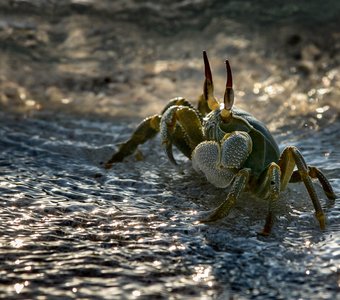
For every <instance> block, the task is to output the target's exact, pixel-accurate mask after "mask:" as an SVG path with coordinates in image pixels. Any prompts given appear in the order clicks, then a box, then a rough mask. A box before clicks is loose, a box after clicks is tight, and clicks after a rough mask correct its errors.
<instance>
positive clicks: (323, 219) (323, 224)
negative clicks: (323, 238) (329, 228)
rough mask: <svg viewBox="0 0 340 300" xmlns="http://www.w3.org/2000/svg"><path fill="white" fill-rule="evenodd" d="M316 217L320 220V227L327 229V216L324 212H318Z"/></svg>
mask: <svg viewBox="0 0 340 300" xmlns="http://www.w3.org/2000/svg"><path fill="white" fill-rule="evenodd" d="M316 218H317V219H318V221H319V225H320V229H321V230H325V229H326V217H325V215H324V214H323V213H322V214H316Z"/></svg>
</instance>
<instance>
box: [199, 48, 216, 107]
mask: <svg viewBox="0 0 340 300" xmlns="http://www.w3.org/2000/svg"><path fill="white" fill-rule="evenodd" d="M203 61H204V73H205V80H204V85H203V95H204V98H205V100H206V101H207V102H208V106H209V108H210V109H211V110H215V109H216V108H218V107H219V106H220V105H219V103H218V101H217V100H216V98H215V96H214V84H213V80H212V75H211V69H210V64H209V60H208V56H207V52H206V51H203Z"/></svg>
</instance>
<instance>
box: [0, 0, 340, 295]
mask: <svg viewBox="0 0 340 300" xmlns="http://www.w3.org/2000/svg"><path fill="white" fill-rule="evenodd" d="M339 28H340V2H339V1H337V0H328V1H316V0H312V1H310V0H308V1H307V0H301V1H293V0H287V1H279V0H276V1H267V0H262V1H251V0H234V1H222V0H219V1H218V0H214V1H208V0H178V1H170V0H162V1H156V0H147V1H139V0H114V1H110V0H59V1H58V0H3V1H1V2H0V125H1V126H0V151H1V152H0V153H1V157H0V188H1V194H0V203H1V206H0V220H1V225H0V261H1V262H0V265H1V268H0V269H1V270H0V296H1V298H4V299H10V298H11V297H13V298H15V299H18V297H19V298H20V297H21V298H22V299H30V298H35V299H60V298H58V297H62V299H68V298H69V299H83V298H86V297H87V298H86V299H90V298H91V299H128V298H129V299H130V298H131V299H137V298H138V299H139V298H141V299H153V298H154V299H182V298H185V297H190V298H191V299H195V298H197V299H211V298H219V299H234V298H233V297H235V299H255V298H259V299H278V298H280V299H299V298H303V299H335V298H336V297H337V295H338V294H337V293H338V292H339V286H340V278H339V266H340V257H339V253H340V248H339V244H340V234H339V230H340V226H339V221H338V220H339V217H338V216H339V212H340V206H339V202H338V201H336V202H335V203H330V202H329V201H328V202H327V200H326V198H325V196H324V194H323V193H322V191H320V189H318V193H319V194H320V198H321V201H322V203H323V206H324V209H325V211H326V213H327V215H328V224H329V226H328V229H327V230H326V231H325V232H323V233H321V232H320V230H319V229H318V228H317V224H316V223H315V220H314V217H313V208H312V206H311V204H310V201H309V199H308V195H307V194H306V192H305V190H304V187H303V186H302V185H293V187H292V188H290V190H289V191H288V192H287V193H285V195H283V196H282V203H283V204H282V206H281V207H280V208H279V211H280V214H281V216H280V217H278V220H277V226H276V227H275V229H274V233H273V235H272V237H270V238H268V239H266V240H263V239H261V238H258V237H257V232H258V231H259V230H260V228H261V226H262V225H263V220H264V215H265V213H264V211H265V209H266V205H265V203H264V204H263V203H261V201H258V200H254V199H253V202H251V203H253V204H249V199H248V198H249V197H250V196H249V197H248V196H247V197H246V198H245V199H243V200H241V201H240V204H239V205H238V206H237V207H236V209H235V214H233V215H232V216H231V217H230V218H227V220H225V221H222V222H221V223H219V224H217V225H211V226H210V225H209V226H206V225H199V226H194V225H193V220H194V219H195V218H196V217H197V214H199V213H200V212H202V211H205V210H207V209H211V208H213V207H215V206H216V203H219V202H220V201H221V200H222V199H224V197H225V191H221V190H217V189H216V188H214V187H212V186H210V185H209V184H207V183H206V182H205V181H204V180H203V179H202V178H201V177H200V176H199V175H197V174H194V172H193V171H192V170H191V169H192V168H191V165H190V163H189V162H187V161H186V160H185V159H184V158H183V157H181V156H180V155H179V156H178V159H179V160H180V161H181V162H182V163H183V165H184V166H185V167H186V168H187V171H186V173H185V174H179V173H178V172H177V171H176V170H175V169H173V168H172V167H171V166H170V165H169V164H168V162H167V160H166V158H165V156H164V154H163V151H162V149H161V147H160V145H159V141H158V140H157V139H156V140H154V141H150V143H149V144H146V145H144V146H143V147H142V152H143V154H144V156H145V161H143V162H136V160H135V159H134V158H133V157H132V158H129V159H127V162H126V163H125V164H117V166H116V167H115V168H114V169H113V170H111V171H109V172H107V171H104V170H103V169H102V167H101V164H100V163H101V162H103V161H105V160H106V159H107V158H108V157H110V155H111V154H112V152H113V151H114V150H116V149H117V148H116V147H117V144H119V143H120V142H122V141H123V140H124V139H126V138H127V137H128V136H129V135H130V134H131V132H132V131H133V129H134V128H135V127H136V126H137V124H138V122H140V121H141V120H142V119H143V118H144V117H146V116H149V115H152V114H155V113H159V112H160V111H161V110H162V108H163V107H164V105H166V103H167V101H168V100H169V99H171V98H173V97H176V96H183V97H185V98H187V99H188V100H190V101H192V102H193V103H195V102H196V101H197V99H198V97H199V95H200V94H201V93H202V84H203V80H204V73H203V60H202V51H203V50H206V51H207V53H208V56H209V59H210V64H211V67H212V72H213V78H214V84H215V91H216V96H218V97H219V98H222V96H223V93H224V86H225V79H226V74H225V65H224V60H225V59H229V61H230V63H231V66H232V70H233V77H234V90H235V103H236V105H237V106H238V107H240V108H243V109H245V110H247V111H250V112H251V113H253V114H254V115H255V116H256V117H257V118H258V119H260V120H262V121H264V122H265V123H266V124H267V126H268V127H269V129H270V130H271V131H272V132H273V134H274V136H275V138H276V139H277V141H278V142H279V144H280V148H281V149H282V148H283V147H285V146H287V145H296V146H298V147H299V148H300V149H301V150H302V152H303V154H304V155H305V158H306V160H307V162H308V163H309V164H313V165H316V166H317V167H320V168H321V169H323V170H324V171H325V174H326V175H327V177H328V178H329V179H330V181H331V183H332V185H333V187H334V188H335V191H336V193H337V195H339V192H340V179H339V175H340V163H339V161H340V153H339V147H340V135H339V130H340V121H339V111H340V99H339V98H340V68H339V65H340V51H339V50H340V30H339ZM176 155H178V154H176ZM156 160H159V163H155V161H156ZM32 233H34V234H33V235H32Z"/></svg>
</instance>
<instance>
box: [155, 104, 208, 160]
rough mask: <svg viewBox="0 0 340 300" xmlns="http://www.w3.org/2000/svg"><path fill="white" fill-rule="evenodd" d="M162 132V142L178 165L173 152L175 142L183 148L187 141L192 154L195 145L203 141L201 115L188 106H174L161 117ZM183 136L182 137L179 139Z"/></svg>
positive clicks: (169, 155) (171, 158) (170, 158)
mask: <svg viewBox="0 0 340 300" xmlns="http://www.w3.org/2000/svg"><path fill="white" fill-rule="evenodd" d="M160 133H161V139H162V144H163V145H164V147H165V151H166V153H167V155H168V157H169V160H170V161H171V162H172V163H173V164H175V165H176V164H177V163H176V161H175V159H174V157H173V154H172V145H173V144H175V145H176V146H177V147H179V148H181V145H182V144H183V142H184V141H185V143H186V145H187V146H188V147H189V148H190V151H189V152H190V154H189V155H191V152H192V151H193V150H194V149H195V147H196V146H197V145H198V144H199V143H200V142H202V141H203V132H202V121H201V119H200V115H199V114H198V112H197V111H196V110H195V109H192V108H191V107H188V106H172V107H170V108H169V109H168V110H167V111H166V112H165V113H164V115H163V117H162V119H161V123H160ZM181 136H182V139H178V137H181ZM176 137H177V142H176ZM181 140H183V141H182V144H179V142H181ZM186 152H187V151H186ZM184 153H185V152H184Z"/></svg>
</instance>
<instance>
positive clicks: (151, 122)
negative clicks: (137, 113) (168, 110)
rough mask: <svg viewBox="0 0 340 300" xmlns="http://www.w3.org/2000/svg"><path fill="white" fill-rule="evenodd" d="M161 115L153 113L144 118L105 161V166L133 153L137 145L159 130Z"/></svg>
mask: <svg viewBox="0 0 340 300" xmlns="http://www.w3.org/2000/svg"><path fill="white" fill-rule="evenodd" d="M160 120H161V116H160V115H155V116H151V117H148V118H146V119H144V120H143V121H142V122H141V123H140V124H139V125H138V127H137V129H136V130H135V132H134V133H133V134H132V136H131V137H130V138H129V139H128V140H127V141H126V142H125V143H123V144H121V145H120V147H119V150H118V152H117V153H115V154H114V155H113V156H112V157H111V158H110V160H108V161H107V162H106V163H105V168H106V169H110V168H111V167H112V164H113V163H116V162H121V161H122V160H123V159H124V158H125V157H126V156H129V155H131V154H133V153H134V152H135V151H136V149H137V147H138V145H140V144H143V143H145V142H146V141H147V140H149V139H151V138H153V137H154V136H155V135H156V134H157V133H158V132H159V124H160Z"/></svg>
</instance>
